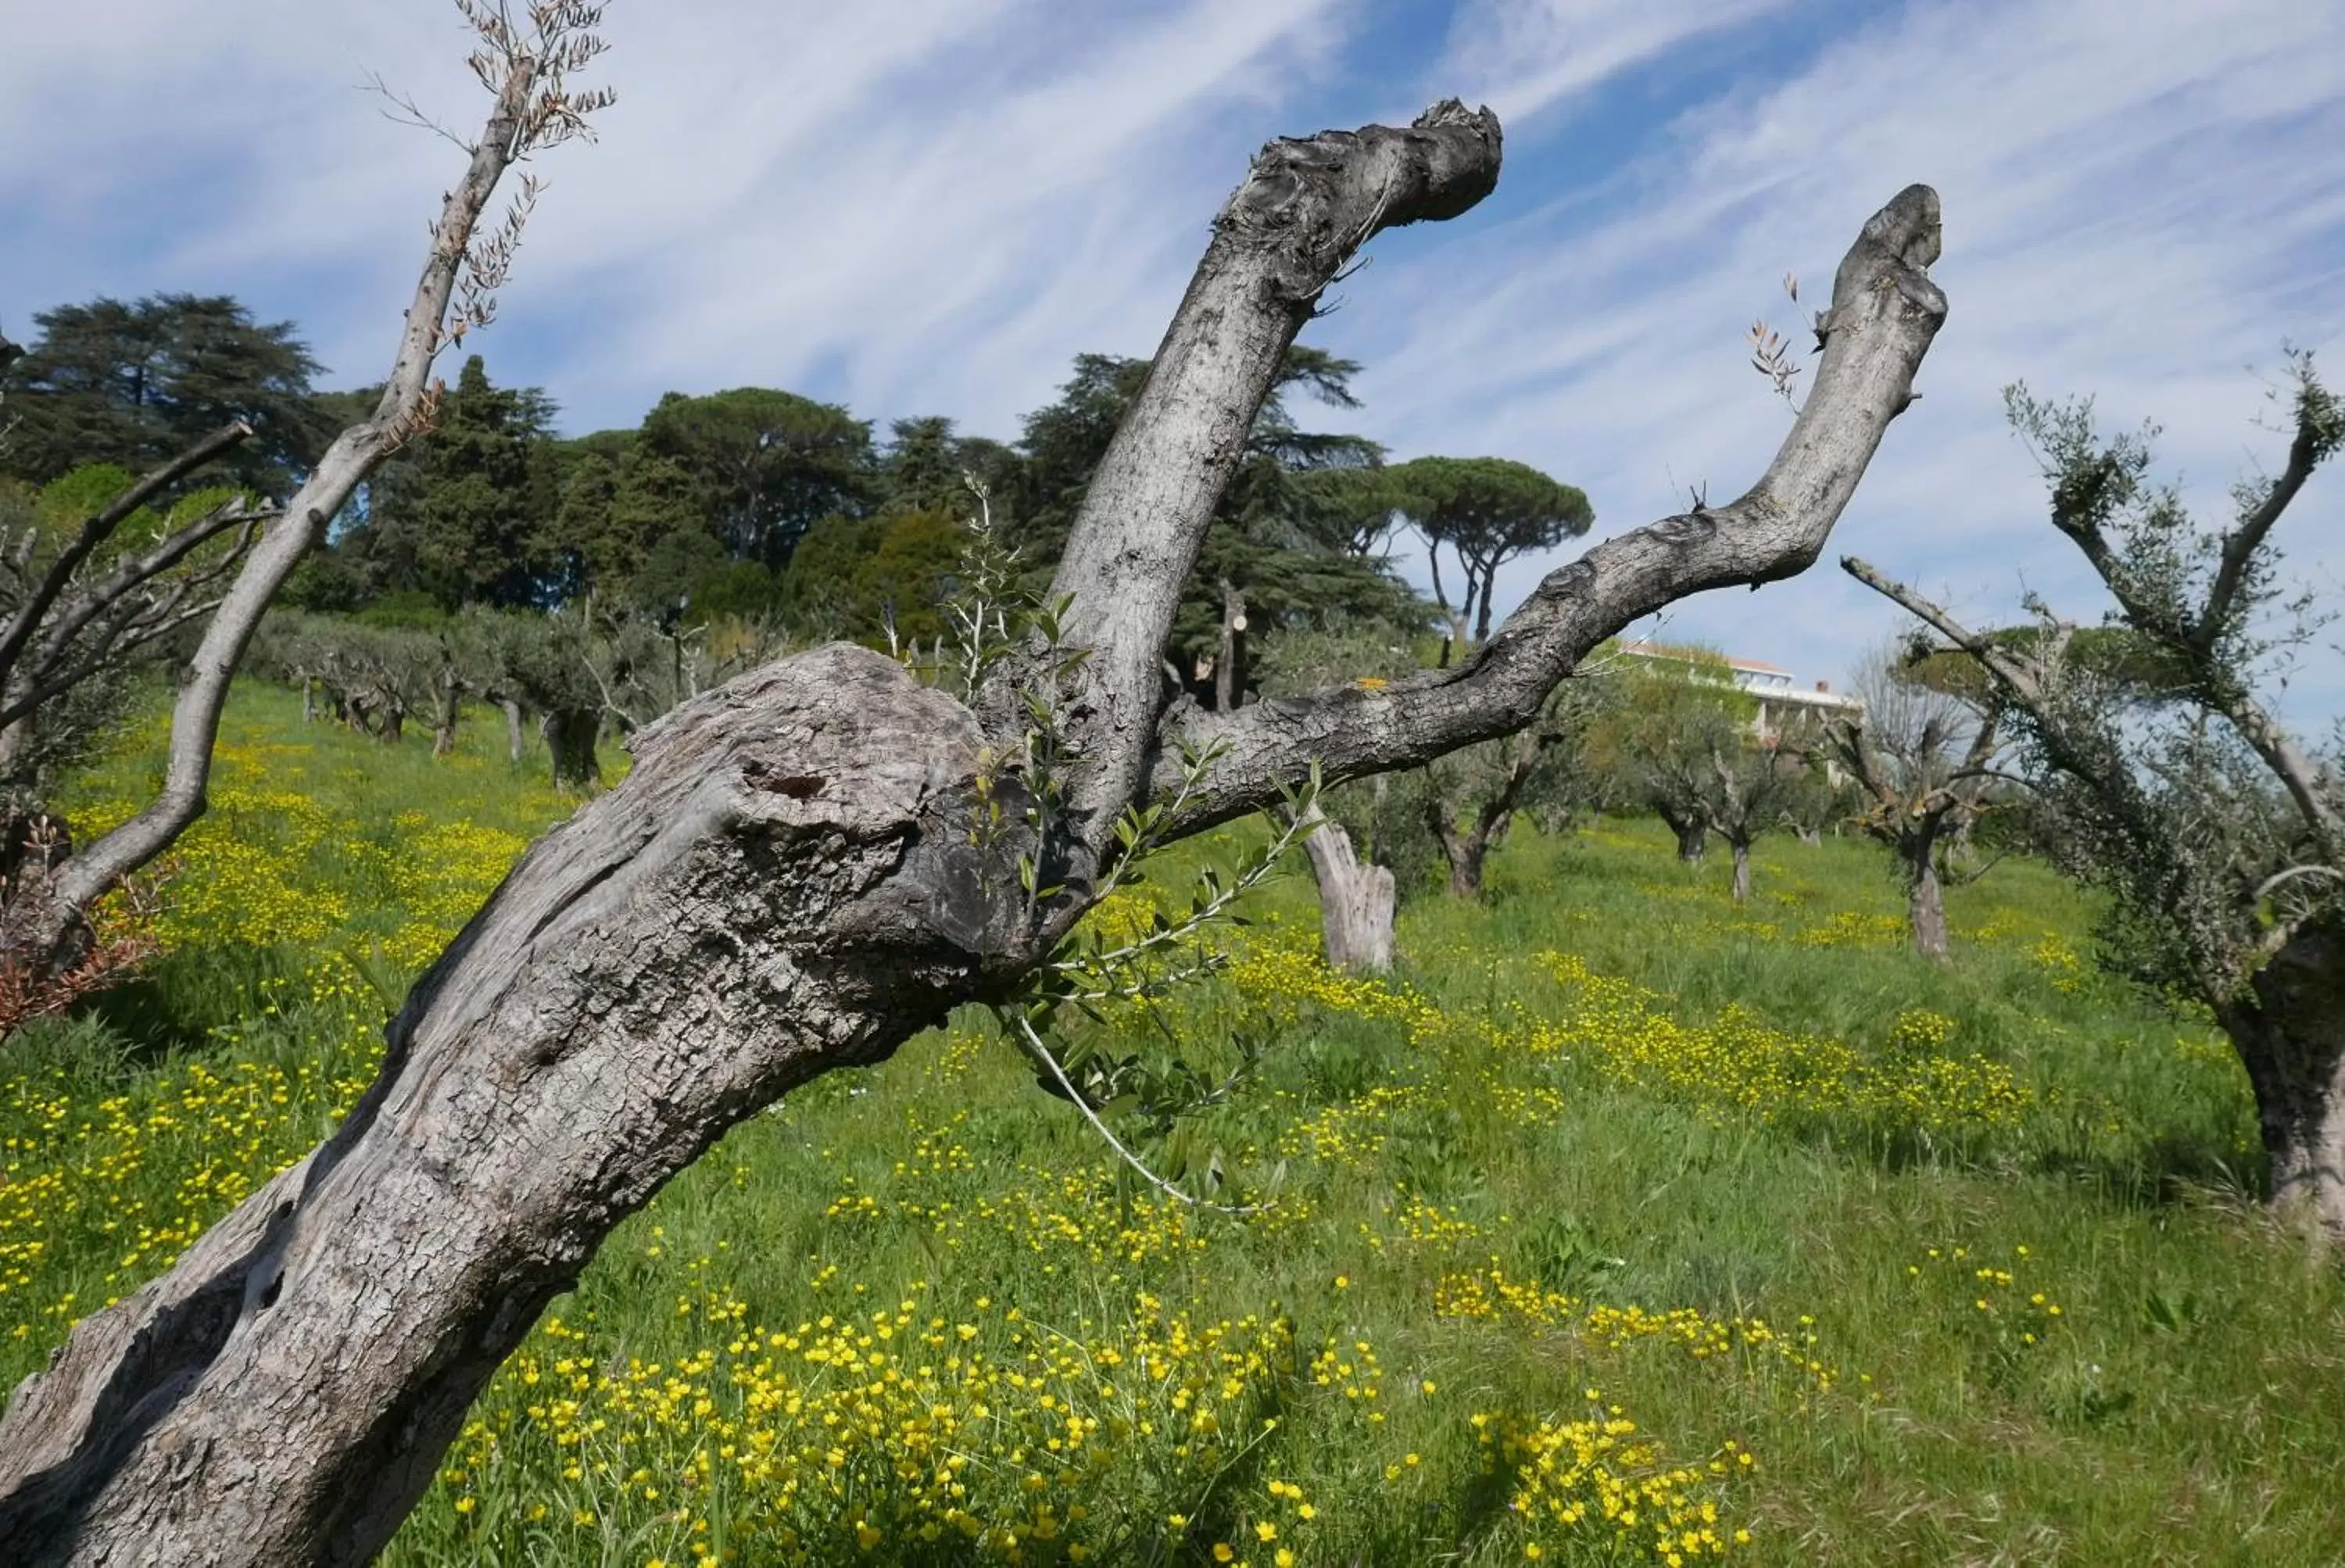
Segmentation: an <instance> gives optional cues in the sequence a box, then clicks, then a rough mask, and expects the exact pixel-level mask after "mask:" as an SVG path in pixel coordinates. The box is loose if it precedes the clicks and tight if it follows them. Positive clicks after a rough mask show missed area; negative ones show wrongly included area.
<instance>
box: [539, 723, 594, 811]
mask: <svg viewBox="0 0 2345 1568" xmlns="http://www.w3.org/2000/svg"><path fill="white" fill-rule="evenodd" d="M539 728H541V729H543V732H544V734H545V748H546V749H547V750H548V751H550V752H552V753H553V787H554V788H555V789H571V790H576V791H578V792H579V793H582V794H583V793H585V792H586V791H589V790H593V789H601V788H602V786H603V764H602V761H601V760H600V759H598V758H596V756H595V755H594V741H595V738H596V737H597V736H599V735H600V734H601V733H602V729H603V716H602V715H601V714H600V713H597V712H595V711H594V710H593V709H591V708H556V709H554V710H553V711H552V712H550V713H548V714H547V715H546V716H545V717H544V718H543V719H542V720H540V721H539Z"/></svg>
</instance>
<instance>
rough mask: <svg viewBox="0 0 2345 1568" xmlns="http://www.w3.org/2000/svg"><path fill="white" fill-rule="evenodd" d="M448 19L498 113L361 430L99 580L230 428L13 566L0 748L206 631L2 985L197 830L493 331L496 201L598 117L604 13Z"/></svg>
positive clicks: (478, 146)
mask: <svg viewBox="0 0 2345 1568" xmlns="http://www.w3.org/2000/svg"><path fill="white" fill-rule="evenodd" d="M457 4H458V8H459V9H460V10H461V11H462V13H463V14H464V15H465V17H466V19H467V20H468V21H469V23H470V24H471V25H472V30H473V33H474V35H475V39H476V47H475V48H474V49H473V51H472V55H471V56H470V57H469V60H468V63H469V64H470V66H472V72H473V74H474V75H475V76H478V77H479V78H480V80H481V83H482V86H483V87H487V88H488V90H489V91H490V92H491V93H492V95H493V99H494V101H493V103H492V107H491V108H490V110H489V114H488V117H487V119H486V121H485V122H484V123H483V124H482V127H481V130H480V133H479V136H478V137H477V138H476V139H475V140H473V141H472V142H470V143H467V144H465V152H466V165H465V168H464V173H463V177H462V178H461V179H460V180H458V181H457V182H456V184H455V186H454V188H452V189H451V190H450V191H449V192H448V193H447V196H446V198H445V199H443V201H442V204H441V209H440V215H439V218H438V219H437V220H436V221H434V222H433V223H432V224H431V243H430V247H429V249H428V250H427V251H426V253H425V257H424V261H423V268H422V271H421V276H420V277H419V278H418V279H417V280H416V284H415V290H414V293H413V294H412V296H411V298H410V300H409V301H408V306H407V311H406V315H405V320H404V321H403V322H402V324H401V328H400V332H399V342H398V348H397V350H396V351H395V353H394V355H393V358H392V361H391V372H390V374H389V375H388V376H387V377H386V378H385V379H384V382H383V385H382V390H381V393H380V394H379V395H378V396H377V397H376V399H375V402H374V406H373V408H372V410H371V412H369V413H368V414H367V416H366V417H365V418H363V419H360V421H358V422H357V423H354V424H351V425H350V426H349V427H348V428H347V429H345V430H343V431H342V432H341V433H340V434H339V435H337V436H336V437H335V438H334V439H333V441H332V442H331V443H330V444H329V445H328V446H327V448H326V450H325V452H324V453H322V454H321V455H320V457H319V458H318V460H317V462H316V463H313V464H312V465H311V466H310V471H309V473H308V475H307V477H305V478H304V479H303V480H302V481H301V483H300V484H299V487H298V488H297V489H295V491H294V493H293V494H292V495H290V496H289V497H288V498H287V499H286V500H285V502H284V504H282V505H266V506H264V505H260V504H257V503H255V502H254V501H253V500H251V499H250V498H249V497H246V496H243V495H238V496H235V497H232V498H231V499H230V500H228V501H225V502H222V503H221V504H219V505H218V506H216V507H213V508H210V509H208V510H207V511H205V512H204V513H202V514H200V515H198V516H197V517H195V518H192V519H189V520H188V521H187V522H186V523H184V524H181V525H179V526H178V527H177V528H175V529H173V530H172V531H170V532H169V533H167V534H166V535H164V536H163V537H161V538H160V539H157V540H155V541H152V542H151V543H149V544H147V545H144V546H142V547H141V548H139V549H137V550H133V551H130V552H127V553H126V554H124V555H122V556H121V557H120V558H119V559H117V560H115V561H113V562H111V563H108V564H105V565H99V563H101V562H103V561H104V560H105V546H107V545H108V544H109V542H110V541H112V540H113V539H114V537H115V535H116V533H117V530H118V529H119V528H120V527H121V526H122V524H124V522H125V521H126V520H127V519H128V518H129V517H130V516H131V515H133V514H135V513H136V512H137V510H138V508H139V507H140V506H141V505H143V504H145V503H146V502H147V501H148V500H150V499H152V498H153V497H155V496H157V495H159V494H163V493H165V492H166V491H167V490H168V489H169V488H170V487H171V486H172V485H173V484H176V483H178V480H180V479H181V478H183V477H185V476H187V475H188V474H190V473H195V472H196V471H198V470H199V469H200V468H202V467H203V465H204V464H205V463H208V462H209V461H211V460H212V459H213V458H215V457H218V456H219V455H220V454H222V453H227V452H228V451H230V450H231V449H232V448H234V447H236V446H237V445H238V444H239V443H241V442H244V441H246V440H247V439H249V437H250V436H251V435H252V433H253V432H252V428H251V426H249V424H245V423H230V424H228V425H227V426H225V427H224V428H222V429H221V430H219V431H218V432H217V433H214V434H212V435H209V436H208V437H206V438H204V439H203V440H201V441H198V442H197V443H194V444H193V445H191V446H190V447H188V449H187V450H186V451H184V452H181V453H179V454H178V456H176V457H173V458H171V459H170V460H168V461H167V462H165V463H161V464H159V465H157V467H156V468H155V469H154V470H153V471H152V472H150V473H147V474H146V475H145V476H144V477H143V478H141V479H139V480H137V482H136V483H135V484H131V485H130V486H129V487H128V488H127V489H125V490H124V491H123V492H122V493H121V494H118V495H116V496H115V497H113V498H112V499H111V500H110V501H108V502H107V503H106V504H103V505H101V506H98V507H96V509H95V510H93V511H91V512H90V513H89V514H88V515H87V516H86V517H85V518H84V519H83V520H82V521H81V523H80V524H79V526H78V527H77V528H76V529H75V530H74V531H73V533H72V535H71V536H70V537H69V538H68V539H66V541H65V542H64V544H63V545H62V546H61V547H60V548H58V549H57V550H56V552H55V553H54V554H52V555H49V556H48V557H47V558H46V561H45V562H42V563H41V564H40V565H39V567H38V569H37V570H29V569H28V564H29V563H32V562H35V561H36V560H39V557H38V556H37V555H35V554H33V553H30V552H26V553H25V555H24V559H23V560H22V561H16V562H15V570H14V572H13V575H12V580H13V581H15V583H17V584H18V586H16V587H15V588H13V589H10V590H8V591H6V592H5V594H0V730H5V729H8V728H14V727H16V726H18V725H23V724H37V723H38V720H39V708H41V706H42V705H43V704H44V703H47V702H51V701H54V700H56V699H58V698H60V697H64V696H66V695H67V694H70V693H71V692H72V690H73V689H74V687H75V686H76V684H77V683H78V682H80V681H82V680H85V679H86V678H89V677H90V676H91V675H92V674H94V673H98V672H102V671H103V669H104V668H105V667H106V666H105V660H106V658H107V657H112V656H114V655H117V654H118V653H120V652H121V651H123V650H124V649H125V648H126V647H136V646H137V645H138V644H139V643H140V642H141V641H144V640H151V639H152V638H153V637H154V636H160V635H161V634H162V633H163V632H165V631H167V630H170V629H173V628H175V627H178V626H182V625H188V626H193V625H200V626H201V627H202V630H201V634H200V636H198V637H197V638H196V642H195V646H194V649H193V651H192V652H191V653H189V654H188V656H187V657H186V660H185V662H184V664H183V665H182V666H181V667H180V668H179V671H178V675H179V681H178V694H177V697H176V699H175V700H174V702H173V705H172V710H171V737H170V742H169V747H168V752H167V761H166V763H165V767H164V772H163V778H162V781H161V784H160V786H159V788H158V789H157V790H156V792H155V796H154V798H153V799H151V800H150V801H148V802H147V805H146V806H145V807H144V808H143V809H140V810H139V811H137V813H136V814H134V815H133V816H131V817H130V818H129V819H128V820H126V821H124V822H123V823H122V824H121V825H119V826H118V827H116V828H114V829H113V830H110V831H108V832H107V833H105V834H102V835H100V836H99V837H98V838H97V839H96V840H93V841H92V842H90V843H89V844H87V845H85V846H76V848H75V849H74V850H73V852H72V853H71V854H70V855H68V856H66V858H64V859H63V860H61V861H57V862H56V863H53V864H50V865H48V866H46V868H45V870H44V871H43V872H42V874H40V875H38V876H36V877H21V876H20V877H19V878H18V879H17V880H16V881H15V882H14V883H12V884H11V885H10V886H9V887H7V888H6V889H5V897H0V917H5V918H0V967H6V968H21V969H25V970H29V971H31V972H49V971H53V970H56V969H58V968H61V967H66V966H69V965H70V964H71V963H72V962H74V961H75V956H76V953H77V952H79V951H80V950H81V949H82V948H83V947H84V946H86V932H87V930H88V924H87V920H86V911H88V910H89V909H90V907H91V906H92V905H94V904H95V903H96V901H97V900H98V899H99V898H101V897H103V896H104V895H105V894H106V893H107V891H109V890H111V889H113V888H114V887H116V886H117V885H118V884H119V883H120V882H121V881H122V880H123V879H124V878H125V877H127V876H129V875H130V874H131V873H133V872H135V871H138V870H139V869H140V868H141V867H143V866H145V865H147V864H148V863H149V862H150V861H152V860H154V859H155V857H156V856H157V855H159V854H161V853H162V852H163V851H164V850H167V849H168V848H169V847H170V846H171V844H172V843H173V842H174V841H176V840H178V836H179V835H180V834H181V833H183V832H185V831H186V830H187V829H188V826H189V824H191V823H193V822H194V821H195V820H196V819H197V818H198V817H199V816H201V815H202V814H203V810H204V804H205V793H204V792H205V787H206V785H207V783H208V780H209V778H210V774H211V756H212V743H213V740H214V738H216V737H217V735H218V730H219V718H220V710H221V708H222V707H223V705H224V704H225V703H226V702H227V700H228V687H229V684H230V682H231V681H232V680H233V679H234V677H235V675H236V672H237V668H238V667H239V665H240V664H241V663H242V662H243V659H244V656H245V652H246V649H247V648H248V647H249V645H250V643H251V641H252V638H253V636H254V633H255V632H256V631H257V630H258V628H259V625H260V622H261V618H262V617H263V616H264V615H266V614H267V612H268V609H269V601H270V600H271V599H273V598H274V597H275V596H276V595H277V592H278V590H279V588H281V587H282V586H284V585H285V582H286V579H287V578H289V577H290V576H291V575H292V574H293V571H294V568H295V567H297V566H298V565H300V563H301V560H302V557H303V556H304V555H308V554H309V553H310V550H312V549H313V548H314V547H315V546H316V545H318V544H319V543H320V542H321V541H322V540H323V539H324V538H325V536H326V531H327V528H328V526H329V524H330V523H331V522H332V520H333V518H334V516H335V514H337V513H339V512H340V510H341V509H342V506H343V504H344V503H346V502H347V501H349V499H350V496H351V494H353V493H354V492H355V491H356V490H357V488H358V486H359V485H360V484H361V483H362V482H363V481H364V480H365V479H366V477H367V476H368V474H369V473H371V472H373V470H374V469H375V468H376V467H377V465H379V464H380V463H381V462H382V461H383V459H384V458H386V457H387V456H389V455H390V454H391V453H393V452H395V451H396V450H398V449H399V448H400V447H401V445H403V444H404V443H407V442H408V441H410V440H411V439H413V438H414V437H415V436H417V435H418V434H420V433H423V432H425V431H427V430H429V429H430V428H431V423H432V420H433V417H434V413H435V411H436V409H437V407H438V404H439V401H440V395H441V392H442V386H441V383H440V382H438V381H437V380H435V379H434V378H433V376H432V373H431V370H432V365H433V363H434V361H436V360H437V358H438V356H439V354H440V352H441V351H442V348H443V347H445V346H446V345H447V344H449V343H451V342H461V341H462V340H463V337H464V335H465V333H466V332H467V331H470V330H472V329H473V328H476V327H480V326H484V325H486V324H487V322H488V321H489V320H490V319H491V317H492V315H493V314H494V311H495V293H496V290H497V288H498V286H499V285H500V284H501V283H502V281H503V279H504V277H505V274H506V271H507V270H508V269H509V267H510V266H511V263H512V260H513V250H514V247H515V246H516V245H517V243H518V242H519V239H520V234H521V228H522V224H523V220H524V219H526V217H527V215H528V212H529V208H530V204H531V201H532V199H533V197H534V194H535V185H534V183H533V181H531V180H530V179H528V178H526V177H524V178H523V180H522V182H521V189H520V193H519V196H518V197H517V199H515V201H514V203H513V207H512V208H511V209H509V210H508V212H507V214H506V216H505V218H504V219H503V221H502V222H501V223H493V224H490V225H488V226H486V227H483V226H482V217H483V215H484V214H485V213H486V212H487V209H488V205H489V201H490V199H491V197H492V195H493V193H494V192H495V190H496V188H497V186H498V184H499V182H500V181H501V180H503V178H504V176H505V173H506V171H507V170H508V169H510V168H512V167H513V165H514V164H515V163H517V162H520V161H522V160H523V159H525V158H528V157H529V156H530V155H531V154H532V153H533V152H535V151H537V150H540V149H542V148H548V147H551V146H553V145H555V144H556V143H559V142H563V141H566V140H569V139H571V138H572V137H577V136H580V135H582V134H584V132H585V130H586V126H587V118H588V117H589V116H591V115H592V114H593V113H594V111H596V110H597V109H600V108H601V107H604V105H605V104H606V103H608V102H609V101H610V95H609V94H608V92H607V90H601V89H596V90H585V91H574V90H573V89H572V88H571V87H570V85H569V82H570V78H571V76H573V75H574V73H575V72H577V71H579V70H581V69H583V68H584V66H587V65H588V64H589V63H591V62H592V61H593V60H594V58H595V56H598V55H599V54H600V53H601V52H602V49H603V44H602V41H601V40H600V38H599V37H598V36H596V35H595V33H594V27H595V26H596V25H598V24H599V22H600V19H601V14H602V6H601V5H596V4H592V3H590V0H529V3H528V4H527V5H525V6H523V5H504V4H494V5H492V4H490V3H489V0H457ZM452 310H453V315H452V314H451V311H452ZM231 534H234V535H237V537H238V545H237V547H236V549H235V550H234V552H233V564H234V568H235V569H234V571H233V573H232V574H230V573H228V572H226V571H225V570H224V569H223V570H221V571H218V572H215V573H213V574H212V575H203V574H201V573H198V574H197V575H196V576H195V577H194V579H193V580H192V581H190V579H189V578H188V575H187V574H186V573H185V572H184V571H182V570H181V569H180V568H181V567H182V565H183V563H187V562H188V561H190V560H191V559H192V558H195V557H196V556H197V555H198V552H200V551H201V550H202V549H203V548H204V546H206V545H208V544H209V543H210V542H212V541H214V540H216V539H218V538H220V537H222V536H223V535H231ZM12 558H13V557H12ZM215 588H217V590H218V591H217V592H215V591H214V590H215Z"/></svg>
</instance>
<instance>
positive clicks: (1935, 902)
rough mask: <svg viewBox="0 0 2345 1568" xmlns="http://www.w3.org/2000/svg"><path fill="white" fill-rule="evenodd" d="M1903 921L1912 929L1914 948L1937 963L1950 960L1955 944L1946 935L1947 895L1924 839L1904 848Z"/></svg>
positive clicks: (1935, 861)
mask: <svg viewBox="0 0 2345 1568" xmlns="http://www.w3.org/2000/svg"><path fill="white" fill-rule="evenodd" d="M1904 860H1905V923H1906V924H1907V925H1908V926H1910V927H1911V928H1912V929H1913V932H1914V952H1918V953H1920V954H1921V955H1922V956H1923V957H1924V958H1928V959H1934V960H1936V961H1937V962H1940V963H1948V962H1953V960H1954V944H1953V942H1950V941H1948V940H1947V936H1946V894H1945V890H1944V887H1943V886H1942V885H1941V884H1940V882H1939V880H1938V861H1937V857H1936V856H1935V855H1934V854H1933V853H1932V850H1931V846H1930V844H1929V842H1928V841H1927V840H1924V841H1923V842H1922V843H1921V845H1920V847H1919V849H1918V850H1915V849H1912V848H1909V849H1907V850H1906V851H1905V856H1904Z"/></svg>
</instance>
